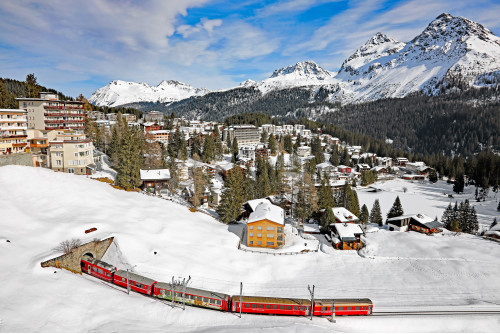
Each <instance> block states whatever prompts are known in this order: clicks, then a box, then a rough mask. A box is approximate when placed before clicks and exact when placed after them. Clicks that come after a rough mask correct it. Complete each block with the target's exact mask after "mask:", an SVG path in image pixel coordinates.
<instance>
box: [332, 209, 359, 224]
mask: <svg viewBox="0 0 500 334" xmlns="http://www.w3.org/2000/svg"><path fill="white" fill-rule="evenodd" d="M332 211H333V215H334V216H335V218H337V219H338V220H339V221H340V222H341V223H347V222H351V221H353V220H359V219H358V217H356V216H355V215H354V213H352V212H351V211H349V210H347V209H346V208H344V207H342V206H339V207H336V208H332Z"/></svg>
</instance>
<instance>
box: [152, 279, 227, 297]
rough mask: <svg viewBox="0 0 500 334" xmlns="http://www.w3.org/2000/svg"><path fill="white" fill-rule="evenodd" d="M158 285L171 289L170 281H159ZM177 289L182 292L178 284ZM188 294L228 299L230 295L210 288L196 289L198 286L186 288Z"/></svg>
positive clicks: (158, 286)
mask: <svg viewBox="0 0 500 334" xmlns="http://www.w3.org/2000/svg"><path fill="white" fill-rule="evenodd" d="M156 287H157V288H159V289H166V290H171V289H172V288H171V286H170V283H164V282H158V283H157V284H156ZM175 291H177V292H182V287H180V286H178V285H176V286H175ZM186 294H190V295H196V296H201V297H207V298H220V299H227V298H228V297H229V295H226V294H224V293H220V292H214V291H209V290H202V289H196V288H190V287H187V288H186Z"/></svg>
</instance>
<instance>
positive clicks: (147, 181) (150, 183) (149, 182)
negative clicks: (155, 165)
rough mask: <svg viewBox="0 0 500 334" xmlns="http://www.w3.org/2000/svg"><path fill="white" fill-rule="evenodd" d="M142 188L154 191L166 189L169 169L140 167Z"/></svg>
mask: <svg viewBox="0 0 500 334" xmlns="http://www.w3.org/2000/svg"><path fill="white" fill-rule="evenodd" d="M140 175H141V181H142V189H143V190H144V189H152V190H153V191H154V192H155V193H158V192H160V191H161V190H163V189H168V182H169V181H170V171H169V170H168V169H141V170H140Z"/></svg>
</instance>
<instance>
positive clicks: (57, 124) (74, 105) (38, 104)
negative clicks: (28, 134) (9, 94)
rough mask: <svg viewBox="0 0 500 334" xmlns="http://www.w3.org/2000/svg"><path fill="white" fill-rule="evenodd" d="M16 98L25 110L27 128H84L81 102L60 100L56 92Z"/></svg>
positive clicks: (83, 111)
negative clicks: (34, 96) (37, 96)
mask: <svg viewBox="0 0 500 334" xmlns="http://www.w3.org/2000/svg"><path fill="white" fill-rule="evenodd" d="M16 100H17V101H19V107H20V108H22V109H24V110H26V112H27V121H28V122H27V124H28V129H38V130H61V129H73V130H83V129H85V109H84V108H83V102H80V101H62V100H59V99H58V97H57V94H54V93H47V92H43V93H40V98H25V97H20V98H16Z"/></svg>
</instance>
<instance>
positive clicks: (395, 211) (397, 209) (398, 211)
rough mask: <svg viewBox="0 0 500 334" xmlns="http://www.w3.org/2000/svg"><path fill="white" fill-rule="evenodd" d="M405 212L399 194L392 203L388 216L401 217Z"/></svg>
mask: <svg viewBox="0 0 500 334" xmlns="http://www.w3.org/2000/svg"><path fill="white" fill-rule="evenodd" d="M403 214H404V212H403V206H402V205H401V201H400V199H399V196H397V197H396V200H395V201H394V204H393V205H392V208H391V209H390V210H389V212H388V213H387V218H394V217H399V216H402V215H403Z"/></svg>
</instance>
